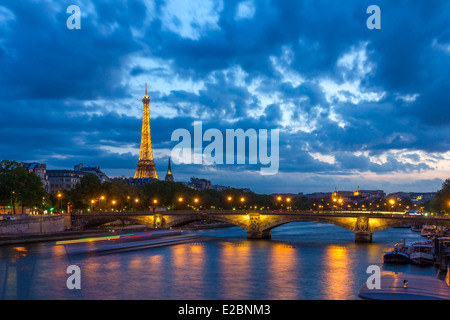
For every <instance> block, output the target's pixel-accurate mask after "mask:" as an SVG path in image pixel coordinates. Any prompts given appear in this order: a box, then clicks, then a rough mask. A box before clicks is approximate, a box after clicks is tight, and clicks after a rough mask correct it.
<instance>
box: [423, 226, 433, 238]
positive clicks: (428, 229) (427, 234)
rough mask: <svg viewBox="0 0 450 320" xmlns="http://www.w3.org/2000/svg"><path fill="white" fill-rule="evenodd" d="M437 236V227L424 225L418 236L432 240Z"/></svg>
mask: <svg viewBox="0 0 450 320" xmlns="http://www.w3.org/2000/svg"><path fill="white" fill-rule="evenodd" d="M436 234H437V227H436V226H430V225H427V224H426V225H424V226H423V227H422V230H421V231H420V235H421V236H422V237H424V238H432V237H434V236H436Z"/></svg>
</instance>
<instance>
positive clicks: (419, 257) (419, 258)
mask: <svg viewBox="0 0 450 320" xmlns="http://www.w3.org/2000/svg"><path fill="white" fill-rule="evenodd" d="M409 259H410V260H411V262H412V263H413V264H416V265H421V266H426V265H433V264H434V260H435V259H434V255H433V245H432V244H431V242H416V243H413V244H412V245H411V254H410V255H409Z"/></svg>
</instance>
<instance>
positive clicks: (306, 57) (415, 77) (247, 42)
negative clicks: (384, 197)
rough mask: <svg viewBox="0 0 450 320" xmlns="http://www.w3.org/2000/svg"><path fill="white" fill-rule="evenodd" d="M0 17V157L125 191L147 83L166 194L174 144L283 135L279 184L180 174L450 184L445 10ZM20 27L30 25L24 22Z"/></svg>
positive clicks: (304, 183)
mask: <svg viewBox="0 0 450 320" xmlns="http://www.w3.org/2000/svg"><path fill="white" fill-rule="evenodd" d="M78 5H79V7H80V10H81V29H73V30H69V29H68V28H67V25H66V20H67V18H68V17H69V15H68V14H67V12H66V9H67V7H66V6H65V4H61V3H60V2H59V1H56V0H53V1H46V2H27V3H26V5H23V4H21V3H20V2H17V1H12V0H6V1H3V2H2V4H1V5H0V30H1V31H0V34H1V38H2V41H1V43H0V70H1V71H0V82H1V84H2V85H1V86H0V94H1V96H2V101H0V113H1V114H2V116H1V117H0V136H1V137H2V139H0V150H2V155H1V157H2V158H3V159H8V160H16V161H18V162H22V161H23V162H39V163H45V164H47V166H48V168H51V169H65V168H72V167H73V166H74V165H75V164H77V163H85V164H86V165H91V166H100V167H101V168H102V171H103V172H105V173H106V174H107V175H108V176H111V177H120V176H126V177H133V176H134V174H135V171H136V163H137V161H138V159H139V144H140V142H141V141H140V138H141V124H142V102H141V100H142V96H143V94H144V86H145V83H148V86H149V87H148V95H149V97H150V100H151V101H150V123H151V133H152V143H153V157H154V162H155V164H156V170H157V172H158V174H159V175H160V178H161V177H162V178H163V177H164V175H165V173H166V170H167V165H168V159H169V156H170V153H171V150H172V148H173V147H174V146H175V145H176V142H172V141H171V135H172V133H173V132H174V131H175V130H177V129H187V130H189V131H191V130H192V125H193V123H194V122H195V121H202V122H203V125H204V130H206V129H210V128H215V129H217V130H219V131H221V132H225V131H226V130H227V129H235V128H242V129H244V130H247V129H250V128H254V129H256V130H261V129H268V130H272V129H279V130H280V162H279V171H278V173H277V174H276V175H274V176H262V175H261V174H260V172H259V169H260V166H254V165H240V166H237V165H215V166H204V165H176V164H174V163H172V171H173V175H174V178H175V181H187V180H189V178H190V177H193V176H195V177H199V178H205V179H208V180H211V181H212V182H213V183H214V184H218V185H230V186H233V187H237V188H250V189H251V190H253V191H254V192H257V193H265V194H271V193H275V192H283V193H297V192H304V193H312V192H328V191H333V190H334V189H335V188H337V189H339V190H356V189H357V187H358V186H360V187H361V188H363V189H382V190H385V191H386V192H387V193H391V192H399V191H404V192H434V191H437V190H438V189H440V187H441V185H442V182H443V181H444V180H445V179H447V178H449V177H450V144H449V142H448V139H446V137H450V108H449V106H450V101H449V97H448V92H450V82H449V81H448V75H447V73H446V70H449V69H450V39H449V38H448V34H449V32H450V26H449V24H448V21H449V19H450V2H448V1H438V0H435V1H427V2H422V3H416V2H414V3H413V2H411V1H398V2H396V3H390V2H382V3H380V4H379V6H380V7H381V12H382V24H381V29H379V30H378V29H374V30H370V29H368V28H367V24H366V20H367V18H368V17H369V15H368V14H367V12H366V10H367V6H368V5H369V4H367V3H362V2H361V1H358V0H349V1H346V3H345V5H342V4H341V3H337V2H331V1H328V2H317V1H255V0H242V1H240V0H236V1H234V0H233V1H223V0H191V1H189V3H187V1H184V0H166V1H152V0H150V1H135V2H133V3H132V4H129V3H126V2H114V3H113V4H108V3H100V2H95V1H91V0H83V1H80V3H79V4H78ZM30 17H33V18H32V19H31V18H30Z"/></svg>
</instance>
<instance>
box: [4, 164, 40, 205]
mask: <svg viewBox="0 0 450 320" xmlns="http://www.w3.org/2000/svg"><path fill="white" fill-rule="evenodd" d="M46 195H47V193H46V192H45V189H44V187H43V186H42V181H41V179H40V178H39V177H38V176H37V175H36V174H34V173H33V172H29V171H28V170H26V169H25V168H23V167H22V166H20V164H19V163H18V162H16V161H9V160H3V161H2V162H1V163H0V203H1V204H3V205H6V204H8V205H11V207H12V210H13V214H15V213H16V212H15V207H16V206H18V205H19V206H22V207H24V206H29V207H32V206H40V205H41V204H42V200H43V199H45V197H46Z"/></svg>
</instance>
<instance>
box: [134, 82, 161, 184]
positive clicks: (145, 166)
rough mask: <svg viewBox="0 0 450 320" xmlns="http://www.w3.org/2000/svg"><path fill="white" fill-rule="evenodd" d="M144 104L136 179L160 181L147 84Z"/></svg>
mask: <svg viewBox="0 0 450 320" xmlns="http://www.w3.org/2000/svg"><path fill="white" fill-rule="evenodd" d="M142 102H143V103H144V112H143V116H142V137H141V152H140V155H139V162H138V164H137V170H136V174H135V175H134V178H135V179H148V178H153V179H158V174H157V173H156V168H155V163H154V162H153V151H152V137H151V133H150V107H149V106H150V97H149V96H148V94H147V84H145V95H144V98H143V99H142Z"/></svg>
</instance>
